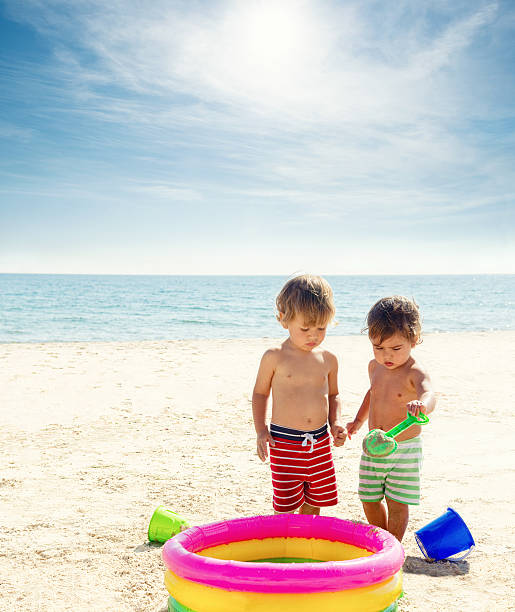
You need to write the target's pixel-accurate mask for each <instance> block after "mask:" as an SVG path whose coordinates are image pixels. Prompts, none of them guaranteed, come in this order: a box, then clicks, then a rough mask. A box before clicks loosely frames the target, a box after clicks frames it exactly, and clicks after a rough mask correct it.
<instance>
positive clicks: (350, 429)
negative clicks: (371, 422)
mask: <svg viewBox="0 0 515 612" xmlns="http://www.w3.org/2000/svg"><path fill="white" fill-rule="evenodd" d="M362 425H363V423H360V421H351V422H350V423H347V434H348V436H349V440H350V439H351V438H352V436H353V435H354V434H355V433H357V432H358V431H359V429H360V427H361V426H362Z"/></svg>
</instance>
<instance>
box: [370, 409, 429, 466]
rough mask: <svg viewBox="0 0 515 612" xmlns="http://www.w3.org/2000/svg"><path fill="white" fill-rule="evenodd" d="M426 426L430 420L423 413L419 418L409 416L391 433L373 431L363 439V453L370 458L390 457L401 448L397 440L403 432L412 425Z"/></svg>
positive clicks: (378, 430) (379, 430) (393, 428)
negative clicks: (396, 437)
mask: <svg viewBox="0 0 515 612" xmlns="http://www.w3.org/2000/svg"><path fill="white" fill-rule="evenodd" d="M416 423H418V424H419V425H426V423H429V418H428V417H427V415H426V414H424V413H423V412H421V413H420V414H419V415H418V416H413V415H412V414H408V417H407V418H406V419H404V421H402V422H401V423H399V424H398V425H396V426H395V427H392V429H390V431H383V430H382V429H371V430H370V431H369V432H368V433H367V435H366V436H365V437H364V438H363V452H364V453H365V454H366V455H368V456H369V457H388V455H391V454H392V453H394V452H395V451H396V450H397V447H398V446H399V445H398V444H397V441H396V440H395V436H398V435H399V434H400V433H401V431H404V430H405V429H408V427H411V426H412V425H415V424H416Z"/></svg>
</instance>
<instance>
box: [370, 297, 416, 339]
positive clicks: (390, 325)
mask: <svg viewBox="0 0 515 612" xmlns="http://www.w3.org/2000/svg"><path fill="white" fill-rule="evenodd" d="M367 330H368V336H369V338H373V339H376V338H377V339H378V341H379V342H380V343H381V342H383V340H387V339H388V338H391V337H392V336H393V335H394V334H397V333H399V334H401V335H403V336H404V337H405V338H406V339H407V340H409V341H410V342H415V343H417V344H419V343H420V342H421V340H420V333H421V331H422V325H421V322H420V312H419V309H418V304H417V303H416V302H415V301H414V300H410V299H409V298H406V297H403V296H402V295H392V296H390V297H385V298H381V299H380V300H378V301H377V302H376V303H375V304H374V305H373V306H372V308H371V309H370V310H369V311H368V315H367V327H365V328H364V329H363V331H367Z"/></svg>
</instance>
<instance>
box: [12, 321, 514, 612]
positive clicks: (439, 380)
mask: <svg viewBox="0 0 515 612" xmlns="http://www.w3.org/2000/svg"><path fill="white" fill-rule="evenodd" d="M271 343H272V341H271V340H267V339H260V340H241V341H240V340H209V341H208V340H202V341H177V342H174V341H170V342H134V343H83V342H81V343H49V344H3V345H0V389H1V398H0V401H1V410H0V587H1V589H0V600H1V603H0V608H1V610H6V611H13V610H30V611H31V612H36V611H40V610H41V611H43V610H44V611H52V612H54V611H61V610H63V611H64V610H66V611H70V610H77V611H79V610H80V611H81V612H91V611H97V610H98V611H102V612H104V611H107V610H109V611H118V610H120V611H124V610H131V611H138V612H139V611H154V612H157V611H161V610H164V609H165V607H164V606H165V602H166V598H167V593H166V590H165V588H164V586H163V572H164V568H163V564H162V561H161V546H160V545H158V544H153V543H149V542H148V540H147V527H148V522H149V520H150V517H151V515H152V512H153V511H154V509H155V508H156V507H157V506H158V505H160V504H163V505H165V506H167V507H169V508H171V509H173V510H175V511H176V512H178V513H180V514H181V515H182V516H184V517H185V518H187V519H188V520H189V521H190V522H191V523H192V524H202V523H207V522H211V521H215V520H222V519H228V518H234V517H238V516H244V515H254V514H268V513H270V511H271V486H270V473H269V466H268V465H263V464H262V463H261V462H260V461H259V459H258V457H257V455H256V453H255V437H254V433H253V426H252V418H251V405H250V399H251V393H252V386H253V383H254V377H255V374H256V370H257V366H258V363H259V360H260V357H261V354H262V352H263V351H264V349H265V348H267V347H268V346H270V345H271ZM326 346H327V348H328V349H330V350H332V351H334V352H335V353H336V354H337V355H338V357H339V360H340V377H341V380H340V392H341V395H342V399H343V407H344V416H343V419H344V422H345V423H346V422H347V421H349V420H351V417H353V416H354V414H355V412H356V410H357V409H358V407H359V405H360V402H361V399H362V397H363V394H364V393H365V391H366V389H367V382H368V381H367V374H366V372H367V363H368V361H369V359H370V356H371V351H370V345H369V342H368V340H367V338H366V337H363V336H354V337H329V338H328V339H327V341H326ZM514 347H515V332H502V333H501V332H494V333H464V334H437V335H429V336H427V337H426V338H425V339H424V342H423V344H422V345H421V346H419V347H417V348H416V349H415V351H416V353H415V354H416V356H417V357H418V358H419V359H420V360H421V361H422V362H423V363H424V364H425V365H426V366H427V368H428V370H429V372H430V373H431V374H432V377H433V380H434V384H435V387H436V389H437V391H438V397H439V399H438V406H437V410H436V412H435V413H434V415H432V416H431V422H430V424H429V425H427V426H426V427H424V431H423V439H424V454H425V460H424V468H423V478H422V493H423V498H422V504H421V505H420V506H419V507H414V508H412V511H411V520H410V525H409V527H408V532H407V533H406V536H405V539H404V542H403V544H404V546H405V550H406V563H405V567H404V589H405V593H406V594H405V597H404V598H403V600H402V602H401V606H400V609H401V610H402V611H406V610H410V611H411V610H423V611H428V612H429V611H430V612H437V611H441V612H448V611H450V610H467V611H472V610H488V611H489V612H493V611H497V610H513V609H514V608H515V604H514V600H513V584H512V581H513V579H514V577H515V572H514V569H515V562H514V559H515V537H514V525H515V521H514V512H513V507H514V490H515V486H514V485H515V478H514V469H513V468H514V453H513V449H514V440H513V431H514V427H515V416H514V410H513V401H512V392H511V387H512V381H513V374H512V372H513V363H514V362H515V355H514ZM365 433H366V432H365V430H363V431H362V432H360V433H359V434H358V435H356V436H354V437H353V439H352V441H351V442H350V443H347V444H346V445H345V446H344V447H343V448H340V449H335V453H334V454H335V463H336V472H337V479H338V487H339V495H340V503H339V504H338V506H336V507H335V508H334V509H333V510H332V511H331V514H334V515H336V516H338V517H341V518H346V519H353V520H364V515H363V513H362V509H361V504H360V502H359V500H358V497H357V492H356V490H357V476H358V463H359V456H360V452H361V442H362V438H363V435H364V434H365ZM448 505H450V506H452V507H454V508H455V509H456V510H457V511H458V512H459V513H460V514H461V515H462V516H463V518H464V519H465V521H466V522H467V524H468V526H469V528H470V530H471V531H472V534H473V536H474V538H475V540H476V544H477V546H476V549H475V550H474V551H473V553H472V554H471V555H470V556H469V557H468V558H467V559H466V560H464V561H462V562H459V563H449V562H443V563H438V564H428V563H426V562H425V561H424V560H423V558H422V555H421V553H420V551H419V549H418V547H417V545H416V543H415V540H414V537H413V532H414V531H415V530H416V529H418V528H420V527H422V526H424V525H425V524H427V523H428V522H429V521H431V520H433V519H434V518H436V517H438V516H440V515H441V514H442V513H443V512H444V511H445V510H446V508H447V506H448ZM327 513H328V512H327V511H326V514H327ZM227 612H232V611H227Z"/></svg>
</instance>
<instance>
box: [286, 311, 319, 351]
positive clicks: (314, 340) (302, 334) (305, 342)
mask: <svg viewBox="0 0 515 612" xmlns="http://www.w3.org/2000/svg"><path fill="white" fill-rule="evenodd" d="M279 316H280V321H281V325H282V326H283V327H284V328H285V329H287V330H288V331H289V332H290V340H291V341H292V344H294V345H295V346H296V347H297V348H298V349H301V350H302V351H307V352H309V351H312V350H313V349H314V348H316V347H317V346H319V345H320V344H322V342H323V341H324V338H325V333H326V330H327V327H322V326H320V327H319V326H316V327H310V326H308V325H305V323H304V319H303V318H302V317H300V316H299V315H296V316H295V318H293V319H291V321H289V322H288V323H284V321H283V314H282V313H280V315H279Z"/></svg>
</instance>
